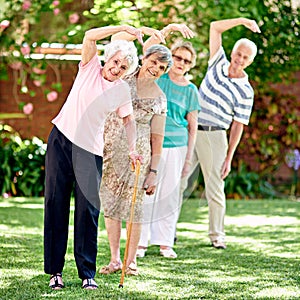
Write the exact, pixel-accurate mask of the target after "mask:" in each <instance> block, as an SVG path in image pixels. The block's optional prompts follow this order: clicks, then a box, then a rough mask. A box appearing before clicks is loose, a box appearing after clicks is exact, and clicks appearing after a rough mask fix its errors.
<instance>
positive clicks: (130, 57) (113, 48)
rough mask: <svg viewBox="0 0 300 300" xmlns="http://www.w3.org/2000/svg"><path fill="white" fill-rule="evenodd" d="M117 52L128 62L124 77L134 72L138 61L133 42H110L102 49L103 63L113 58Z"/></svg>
mask: <svg viewBox="0 0 300 300" xmlns="http://www.w3.org/2000/svg"><path fill="white" fill-rule="evenodd" d="M118 51H121V53H122V54H124V56H125V58H126V59H127V61H128V65H129V68H128V70H127V72H126V75H128V74H130V73H132V72H133V71H135V69H136V68H137V66H138V63H139V59H138V56H137V49H136V47H135V45H134V43H133V42H128V41H125V40H115V41H111V42H110V43H109V44H107V45H105V47H104V61H105V62H107V61H108V60H109V59H110V58H111V57H113V56H114V55H115V54H116V53H117V52H118Z"/></svg>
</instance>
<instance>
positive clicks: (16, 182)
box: [0, 125, 46, 197]
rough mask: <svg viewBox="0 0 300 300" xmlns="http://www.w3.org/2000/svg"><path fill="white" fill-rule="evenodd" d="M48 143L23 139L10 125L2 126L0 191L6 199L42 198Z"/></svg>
mask: <svg viewBox="0 0 300 300" xmlns="http://www.w3.org/2000/svg"><path fill="white" fill-rule="evenodd" d="M45 154H46V144H44V143H43V141H41V140H40V139H39V138H37V137H33V138H32V140H22V139H21V137H20V135H19V134H18V133H17V132H15V131H14V130H13V129H12V128H11V127H10V126H8V125H0V164H1V169H0V191H1V195H5V196H32V197H37V196H42V195H43V191H44V178H45Z"/></svg>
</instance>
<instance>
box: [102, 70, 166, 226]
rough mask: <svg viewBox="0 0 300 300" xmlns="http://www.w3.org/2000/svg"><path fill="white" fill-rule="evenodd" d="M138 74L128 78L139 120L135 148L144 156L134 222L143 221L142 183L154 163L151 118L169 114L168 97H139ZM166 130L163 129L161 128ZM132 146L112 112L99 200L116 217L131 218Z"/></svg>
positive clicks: (108, 119) (123, 128) (105, 210)
mask: <svg viewBox="0 0 300 300" xmlns="http://www.w3.org/2000/svg"><path fill="white" fill-rule="evenodd" d="M137 74H138V71H137V72H135V73H134V74H132V75H130V76H127V78H125V80H126V81H127V83H128V84H129V86H130V90H131V97H132V106H133V114H134V117H135V122H136V130H137V141H136V150H137V151H138V153H139V154H141V155H142V156H143V164H142V165H141V171H140V176H139V185H138V189H137V197H136V202H135V211H134V218H133V222H139V223H140V222H142V221H143V198H144V195H145V191H144V189H143V183H144V181H145V178H146V176H147V175H148V173H149V169H150V162H151V144H150V137H151V127H150V126H151V119H152V117H153V116H154V115H155V114H159V115H166V111H167V102H166V97H165V95H164V94H163V92H161V95H160V96H158V97H156V98H153V97H148V98H142V99H140V98H138V96H137ZM162 132H163V130H162ZM128 153H129V147H128V141H127V137H126V131H125V127H124V125H123V120H122V119H121V118H119V117H118V116H117V114H116V113H115V112H114V113H111V114H110V115H109V116H108V117H107V120H106V123H105V128H104V151H103V174H102V182H101V187H100V200H101V203H102V207H103V210H104V216H105V217H110V218H113V219H117V220H126V221H128V220H129V217H130V209H131V202H132V195H133V189H134V181H135V172H134V171H132V169H131V161H130V159H129V156H128Z"/></svg>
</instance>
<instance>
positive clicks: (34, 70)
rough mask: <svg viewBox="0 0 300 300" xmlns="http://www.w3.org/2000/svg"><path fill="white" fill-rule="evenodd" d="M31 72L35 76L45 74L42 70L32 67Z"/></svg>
mask: <svg viewBox="0 0 300 300" xmlns="http://www.w3.org/2000/svg"><path fill="white" fill-rule="evenodd" d="M32 71H33V72H34V73H35V74H39V75H41V74H45V73H46V70H42V69H40V68H37V67H33V68H32Z"/></svg>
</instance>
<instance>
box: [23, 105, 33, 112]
mask: <svg viewBox="0 0 300 300" xmlns="http://www.w3.org/2000/svg"><path fill="white" fill-rule="evenodd" d="M32 111H33V104H32V103H27V104H25V105H24V106H23V112H24V114H25V115H30V114H31V113H32Z"/></svg>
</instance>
